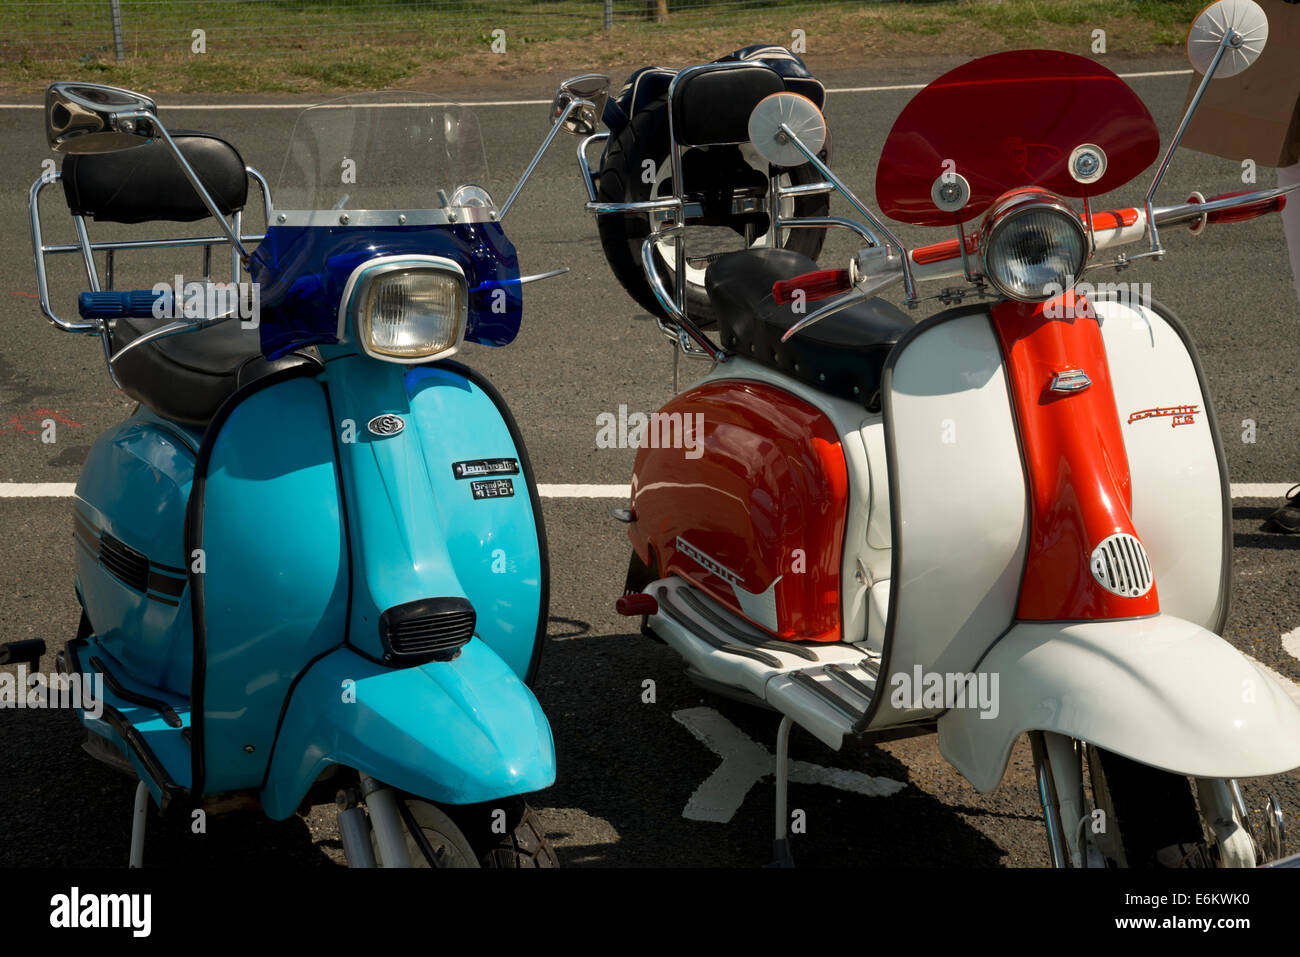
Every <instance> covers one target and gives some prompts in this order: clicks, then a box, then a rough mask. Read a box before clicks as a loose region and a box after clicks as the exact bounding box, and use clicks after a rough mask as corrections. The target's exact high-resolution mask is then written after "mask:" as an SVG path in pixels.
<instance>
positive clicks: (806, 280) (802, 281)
mask: <svg viewBox="0 0 1300 957" xmlns="http://www.w3.org/2000/svg"><path fill="white" fill-rule="evenodd" d="M852 288H853V280H852V279H851V278H850V276H849V271H848V270H847V269H819V270H818V271H817V272H808V273H804V274H803V275H802V276H795V277H794V278H793V279H782V280H781V281H780V282H774V283H772V298H773V299H775V300H776V302H777V305H780V306H784V305H786V304H787V303H791V302H794V299H795V295H796V294H797V293H798V292H800V291H802V292H803V295H804V299H805V300H806V301H807V302H816V301H817V300H818V299H827V298H829V297H831V296H834V295H836V294H838V293H841V292H848V291H849V290H850V289H852Z"/></svg>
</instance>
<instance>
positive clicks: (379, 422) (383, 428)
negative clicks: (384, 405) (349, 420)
mask: <svg viewBox="0 0 1300 957" xmlns="http://www.w3.org/2000/svg"><path fill="white" fill-rule="evenodd" d="M366 428H367V429H369V430H370V432H371V434H372V435H378V436H380V437H382V438H386V437H388V436H390V435H396V434H397V433H398V432H401V431H402V429H404V428H406V421H405V420H404V419H403V418H402V417H401V416H400V415H393V414H391V413H387V412H386V413H384V414H383V415H377V416H375V417H374V418H373V419H371V420H370V421H369V422H367V423H366Z"/></svg>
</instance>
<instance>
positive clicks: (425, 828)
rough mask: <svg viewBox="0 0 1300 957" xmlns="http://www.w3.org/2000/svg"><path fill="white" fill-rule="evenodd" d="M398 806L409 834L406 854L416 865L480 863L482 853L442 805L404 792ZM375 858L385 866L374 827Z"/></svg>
mask: <svg viewBox="0 0 1300 957" xmlns="http://www.w3.org/2000/svg"><path fill="white" fill-rule="evenodd" d="M397 807H398V811H399V812H400V813H401V817H402V830H403V831H404V832H405V834H406V854H407V857H408V858H409V859H410V862H411V866H412V867H479V866H480V865H479V860H478V855H477V854H475V853H474V848H473V845H471V844H470V842H469V840H468V839H467V838H466V837H465V835H464V833H462V831H461V829H460V828H459V827H457V826H456V822H455V821H453V820H452V819H451V818H450V817H449V816H448V815H447V813H446V812H445V811H443V809H442V808H440V807H438V805H436V804H433V803H432V802H430V801H425V800H423V799H422V798H417V797H411V796H410V795H406V794H400V795H398V796H397ZM370 842H371V846H372V847H373V848H374V850H375V862H376V863H377V864H378V865H379V866H380V867H383V866H384V862H383V854H382V852H381V851H380V849H379V841H378V840H377V839H376V837H375V834H374V832H373V831H371V833H370Z"/></svg>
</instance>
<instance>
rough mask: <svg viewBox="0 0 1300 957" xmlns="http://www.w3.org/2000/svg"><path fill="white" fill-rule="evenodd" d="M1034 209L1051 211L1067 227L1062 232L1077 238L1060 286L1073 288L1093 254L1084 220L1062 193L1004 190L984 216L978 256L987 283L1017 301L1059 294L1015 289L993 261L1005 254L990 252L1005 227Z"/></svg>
mask: <svg viewBox="0 0 1300 957" xmlns="http://www.w3.org/2000/svg"><path fill="white" fill-rule="evenodd" d="M1033 213H1048V214H1050V215H1052V216H1053V217H1055V219H1056V220H1057V221H1059V223H1060V224H1061V228H1062V229H1063V230H1065V231H1066V232H1065V233H1063V234H1062V235H1070V236H1073V237H1076V238H1077V239H1078V243H1079V256H1078V259H1077V261H1075V262H1074V263H1073V267H1074V268H1073V269H1072V271H1071V272H1070V274H1069V276H1068V277H1067V276H1064V275H1063V276H1061V281H1060V283H1059V285H1060V286H1061V287H1062V288H1063V290H1065V291H1068V290H1069V289H1072V288H1073V287H1074V285H1075V284H1076V283H1077V282H1078V281H1079V278H1080V276H1081V275H1082V274H1083V270H1084V267H1085V266H1087V264H1088V259H1089V257H1090V256H1091V255H1092V242H1091V239H1090V237H1089V235H1088V230H1087V228H1086V227H1085V226H1084V224H1083V220H1082V219H1080V217H1079V215H1078V213H1076V212H1075V211H1074V210H1073V209H1072V208H1071V207H1070V205H1069V204H1068V203H1067V202H1065V200H1063V199H1061V197H1059V196H1057V195H1056V194H1055V193H1052V192H1049V191H1048V190H1045V189H1022V190H1015V191H1013V192H1011V193H1008V194H1006V195H1005V196H1003V197H1002V198H1000V199H999V200H998V201H997V202H995V203H994V204H993V206H992V207H990V209H989V211H988V214H987V215H986V216H985V219H984V225H983V227H982V228H981V229H980V239H979V249H980V259H981V262H982V263H983V271H984V278H986V279H987V280H988V281H989V283H990V285H992V286H993V288H994V289H996V290H997V291H998V292H1000V293H1001V294H1002V295H1004V296H1006V297H1007V298H1008V299H1015V300H1017V301H1018V302H1046V301H1047V300H1049V299H1052V298H1055V296H1056V295H1058V294H1059V293H1055V292H1051V291H1047V290H1043V291H1040V292H1036V293H1034V294H1032V295H1030V294H1026V293H1024V292H1021V291H1018V290H1016V289H1015V288H1013V287H1012V286H1011V284H1010V283H1008V282H1007V281H1005V279H1004V277H1002V276H999V275H998V269H997V268H996V264H997V263H998V260H999V258H1001V259H1002V260H1003V261H1005V257H998V256H996V255H994V256H990V251H992V250H994V246H995V244H996V243H997V242H998V241H999V240H1000V239H1002V238H1003V236H1004V235H1005V234H1006V231H1007V229H1009V228H1011V227H1013V226H1014V225H1015V224H1016V223H1017V222H1018V221H1019V220H1021V219H1023V218H1024V217H1025V216H1028V215H1031V214H1033ZM1067 280H1068V281H1067ZM1044 285H1050V283H1048V284H1044Z"/></svg>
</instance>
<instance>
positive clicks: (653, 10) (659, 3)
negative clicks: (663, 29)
mask: <svg viewBox="0 0 1300 957" xmlns="http://www.w3.org/2000/svg"><path fill="white" fill-rule="evenodd" d="M645 15H646V19H647V20H653V21H654V22H655V23H663V22H664V21H665V20H667V19H668V0H646V3H645Z"/></svg>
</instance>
